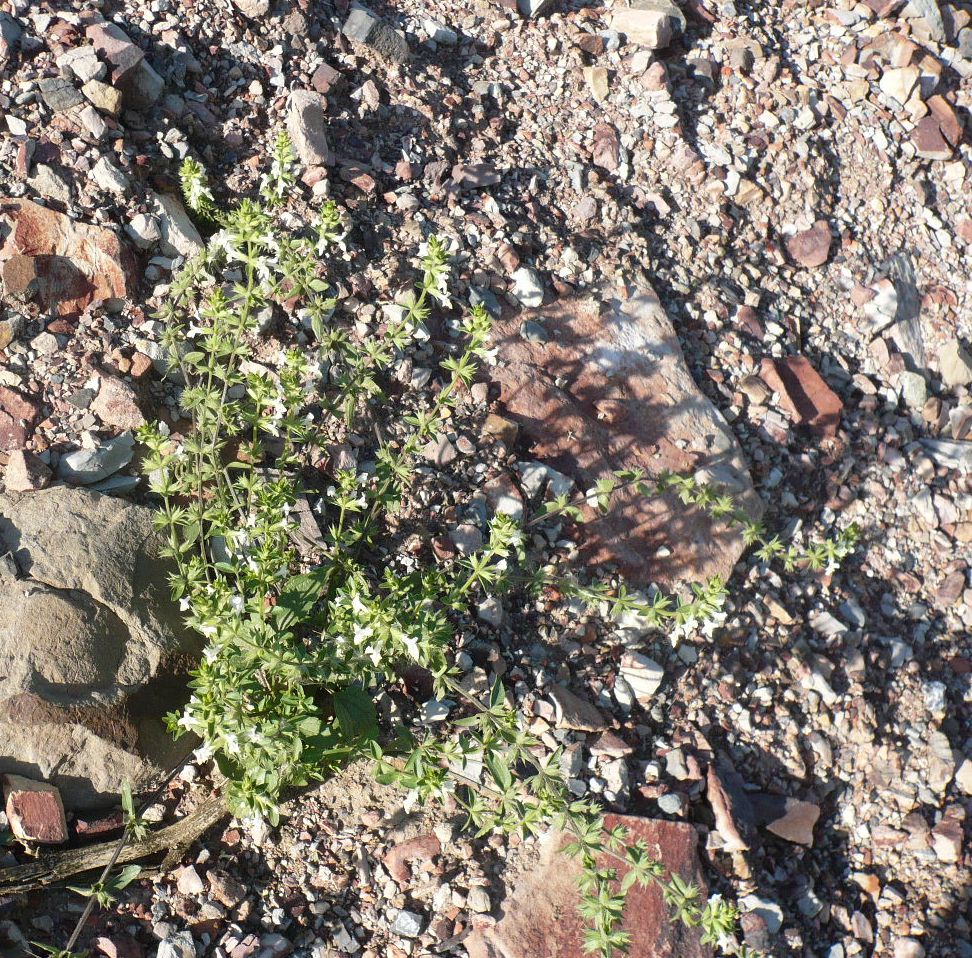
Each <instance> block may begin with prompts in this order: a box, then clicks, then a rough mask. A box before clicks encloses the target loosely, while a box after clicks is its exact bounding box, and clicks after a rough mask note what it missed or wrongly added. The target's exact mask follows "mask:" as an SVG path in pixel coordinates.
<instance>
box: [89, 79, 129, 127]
mask: <svg viewBox="0 0 972 958" xmlns="http://www.w3.org/2000/svg"><path fill="white" fill-rule="evenodd" d="M81 92H82V93H83V94H84V96H85V97H86V98H87V100H88V101H89V102H90V103H92V104H93V105H94V106H95V107H96V108H97V109H99V110H101V112H102V113H107V114H108V115H109V116H113V117H116V118H117V117H119V116H121V111H122V93H121V90H116V89H115V88H114V87H113V86H111V85H110V84H108V83H102V82H101V81H100V80H89V81H88V82H87V83H85V85H84V86H83V87H81Z"/></svg>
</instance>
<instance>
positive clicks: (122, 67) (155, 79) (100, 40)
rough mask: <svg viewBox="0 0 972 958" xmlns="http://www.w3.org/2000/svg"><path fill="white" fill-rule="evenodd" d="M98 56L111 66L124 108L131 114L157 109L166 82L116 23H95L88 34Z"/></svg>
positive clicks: (112, 76) (139, 48) (112, 75)
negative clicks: (129, 110)
mask: <svg viewBox="0 0 972 958" xmlns="http://www.w3.org/2000/svg"><path fill="white" fill-rule="evenodd" d="M85 33H86V34H87V37H88V39H89V40H90V41H91V42H92V43H93V44H94V48H95V50H96V51H97V53H98V56H99V57H101V59H102V60H105V61H106V62H107V63H109V64H110V65H111V68H112V69H111V82H112V85H113V86H114V87H116V88H117V89H118V90H120V91H121V93H122V96H123V98H124V101H125V105H126V106H128V107H129V108H130V109H132V110H147V109H148V108H149V107H152V106H154V105H155V104H156V103H157V102H158V100H159V97H161V96H162V91H163V89H164V88H165V81H164V80H163V79H162V77H160V76H159V75H158V73H156V72H155V70H154V69H153V67H152V65H151V64H150V63H149V62H148V60H147V59H146V58H145V52H144V51H143V50H142V49H141V47H139V46H137V45H136V44H134V43H132V41H131V40H130V39H129V37H128V34H126V33H125V31H124V30H122V28H121V27H119V26H118V25H117V24H114V23H93V24H91V26H89V27H88V28H87V30H86V31H85Z"/></svg>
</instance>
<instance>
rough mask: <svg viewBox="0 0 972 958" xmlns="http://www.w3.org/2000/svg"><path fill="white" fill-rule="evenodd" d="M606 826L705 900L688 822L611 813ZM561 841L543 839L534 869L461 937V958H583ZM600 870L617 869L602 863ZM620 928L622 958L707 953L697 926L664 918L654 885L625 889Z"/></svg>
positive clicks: (701, 957) (572, 873)
mask: <svg viewBox="0 0 972 958" xmlns="http://www.w3.org/2000/svg"><path fill="white" fill-rule="evenodd" d="M606 824H607V825H608V827H614V826H616V825H624V827H625V828H627V830H628V841H629V842H635V841H638V840H639V839H641V840H644V841H645V842H646V844H647V847H648V854H649V855H651V856H653V857H654V858H655V859H657V860H658V861H660V862H661V863H662V864H663V865H664V866H665V868H666V869H667V870H668V871H669V873H671V874H677V875H679V876H680V877H681V878H683V879H684V880H685V881H688V882H696V883H697V884H698V885H699V886H700V888H701V897H702V899H703V900H704V899H705V896H706V888H705V881H704V879H703V877H702V872H701V869H700V867H699V861H698V858H697V855H696V847H697V844H698V835H697V834H696V832H695V829H694V828H693V827H692V826H691V825H686V824H683V823H681V822H665V821H655V820H653V819H647V818H634V817H630V816H617V815H608V816H607V818H606ZM566 840H567V839H566V838H565V837H564V836H562V835H560V834H557V833H554V834H552V835H550V836H548V837H547V839H546V840H545V843H544V848H543V857H542V858H541V860H540V862H539V864H538V865H537V866H536V868H535V869H534V870H533V871H532V872H530V873H529V874H527V875H526V876H524V877H523V878H521V879H519V881H518V882H517V885H516V887H515V889H510V893H509V894H508V895H507V897H506V901H505V903H504V909H505V910H504V914H503V916H502V917H501V918H500V920H499V921H498V922H497V923H496V924H495V925H494V926H492V927H486V928H477V929H476V930H474V931H473V933H472V935H471V936H470V937H469V938H467V939H466V942H465V944H466V950H467V951H468V952H469V958H540V956H543V958H584V956H586V955H587V954H588V953H587V952H585V951H584V947H583V935H584V929H585V927H586V925H585V922H584V919H583V918H582V917H581V915H580V914H578V911H577V905H578V903H579V901H580V895H579V892H578V890H577V878H578V876H579V874H580V871H581V866H580V864H579V863H578V861H577V860H576V859H573V858H568V857H567V856H565V855H563V854H562V853H561V852H560V851H559V849H560V848H562V847H563V845H564V843H565V842H566ZM603 865H604V866H605V867H611V868H615V867H618V864H617V862H616V861H615V860H614V859H607V858H605V860H604V861H603ZM624 927H625V928H626V929H627V930H628V931H629V933H630V934H631V947H630V950H629V952H628V955H629V958H672V956H678V958H708V956H710V955H711V954H712V951H711V949H709V948H708V947H707V946H706V945H703V944H702V942H701V932H700V931H699V929H698V928H686V927H685V926H684V925H683V924H682V923H680V922H677V921H673V920H672V916H671V910H670V909H669V907H668V905H666V904H665V901H664V899H663V898H662V893H661V890H660V889H659V888H658V887H657V886H656V885H654V884H652V885H650V886H649V887H648V888H641V887H640V886H639V885H638V884H635V885H634V886H633V887H632V888H631V890H630V891H629V892H628V896H627V901H626V903H625V919H624Z"/></svg>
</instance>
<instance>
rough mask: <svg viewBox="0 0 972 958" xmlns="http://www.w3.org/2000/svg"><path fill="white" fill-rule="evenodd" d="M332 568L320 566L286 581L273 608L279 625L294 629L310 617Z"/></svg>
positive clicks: (282, 627)
mask: <svg viewBox="0 0 972 958" xmlns="http://www.w3.org/2000/svg"><path fill="white" fill-rule="evenodd" d="M330 569H331V567H330V566H326V565H322V566H318V567H317V568H316V569H313V570H312V571H310V572H308V573H306V574H304V575H295V576H293V577H292V578H290V579H288V580H287V581H286V582H285V583H284V587H283V588H282V589H281V590H280V596H279V598H278V599H277V604H276V606H275V607H274V610H273V617H274V621H275V623H276V624H277V626H279V627H280V628H281V629H293V628H296V627H297V626H298V625H300V624H301V623H302V622H306V621H307V620H308V619H309V618H310V614H311V612H313V610H314V606H315V605H316V604H317V601H318V599H320V597H321V593H322V592H323V591H324V586H325V585H326V584H327V578H328V575H329V573H330Z"/></svg>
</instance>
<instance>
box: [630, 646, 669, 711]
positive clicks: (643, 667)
mask: <svg viewBox="0 0 972 958" xmlns="http://www.w3.org/2000/svg"><path fill="white" fill-rule="evenodd" d="M620 674H621V678H623V679H624V680H625V682H627V683H628V685H630V686H631V691H632V692H634V695H635V698H636V699H637V700H638V704H639V705H641V707H642V708H648V707H649V706H650V705H651V700H652V699H653V698H654V697H655V693H656V692H657V691H658V690H659V689H660V688H661V684H662V682H663V681H664V679H665V670H664V668H662V666H660V665H659V664H658V663H657V662H656V661H655V660H654V659H650V658H648V656H647V655H642V654H641V653H640V652H625V654H624V656H623V658H622V659H621V673H620Z"/></svg>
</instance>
